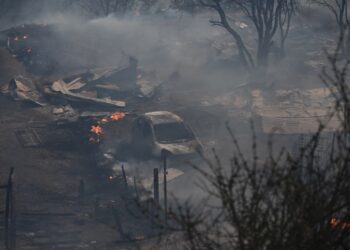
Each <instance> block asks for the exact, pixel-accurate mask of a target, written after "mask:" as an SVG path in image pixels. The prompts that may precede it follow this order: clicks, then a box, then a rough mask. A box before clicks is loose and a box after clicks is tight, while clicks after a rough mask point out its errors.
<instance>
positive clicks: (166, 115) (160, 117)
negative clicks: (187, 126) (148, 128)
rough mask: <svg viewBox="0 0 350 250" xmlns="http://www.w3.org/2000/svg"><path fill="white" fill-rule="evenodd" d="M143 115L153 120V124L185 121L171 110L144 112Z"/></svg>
mask: <svg viewBox="0 0 350 250" xmlns="http://www.w3.org/2000/svg"><path fill="white" fill-rule="evenodd" d="M143 116H144V117H146V118H147V119H149V120H151V122H152V123H153V124H165V123H174V122H183V120H182V119H181V118H180V117H179V116H178V115H176V114H174V113H171V112H169V111H155V112H148V113H145V114H143Z"/></svg>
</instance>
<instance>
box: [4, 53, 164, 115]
mask: <svg viewBox="0 0 350 250" xmlns="http://www.w3.org/2000/svg"><path fill="white" fill-rule="evenodd" d="M159 86H160V84H159V82H158V81H157V79H156V76H155V73H153V72H151V73H148V72H144V71H142V70H140V69H139V68H138V63H137V60H136V59H135V58H133V57H130V58H129V61H128V63H127V64H125V65H123V66H121V67H118V68H107V69H106V68H104V69H93V70H89V71H87V72H84V73H81V74H77V75H72V76H69V77H66V78H63V79H57V80H55V81H53V82H51V83H46V84H41V83H38V82H36V81H35V80H33V79H31V78H29V77H25V76H22V75H18V76H16V77H15V78H13V79H12V80H11V81H10V82H9V83H8V84H6V85H4V86H2V87H1V89H0V92H1V93H3V94H6V95H9V96H10V97H12V98H13V99H14V100H17V101H26V102H31V103H34V104H35V105H39V106H41V107H48V108H50V109H51V112H52V114H53V115H55V116H57V117H59V118H65V119H70V120H71V119H76V118H77V116H80V115H81V114H82V113H84V114H86V112H83V111H86V109H87V110H90V111H96V110H97V111H99V112H104V111H115V110H120V109H123V110H125V109H126V107H127V103H128V101H131V102H132V101H133V102H134V101H135V100H137V101H140V100H142V99H149V98H152V97H154V96H155V95H156V93H157V89H158V87H159ZM73 107H74V108H73ZM80 111H82V112H80ZM95 113H96V112H95ZM95 115H96V114H95ZM97 115H98V114H97Z"/></svg>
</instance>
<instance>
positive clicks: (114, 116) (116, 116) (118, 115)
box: [110, 112, 125, 121]
mask: <svg viewBox="0 0 350 250" xmlns="http://www.w3.org/2000/svg"><path fill="white" fill-rule="evenodd" d="M124 117H125V114H124V113H122V112H116V113H113V114H112V115H111V116H110V118H111V119H112V120H113V121H118V120H120V119H123V118H124Z"/></svg>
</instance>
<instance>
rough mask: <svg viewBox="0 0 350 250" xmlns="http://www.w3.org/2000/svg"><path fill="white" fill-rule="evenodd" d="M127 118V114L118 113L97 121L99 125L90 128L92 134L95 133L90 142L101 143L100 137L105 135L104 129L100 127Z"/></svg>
mask: <svg viewBox="0 0 350 250" xmlns="http://www.w3.org/2000/svg"><path fill="white" fill-rule="evenodd" d="M125 116H126V115H125V113H122V112H116V113H113V114H111V115H110V116H109V117H104V118H102V119H100V120H99V121H97V124H98V125H93V126H91V128H90V132H92V133H94V135H93V136H91V137H90V138H89V142H90V143H100V136H101V135H102V134H103V128H102V127H101V126H100V125H103V124H106V123H108V122H112V121H118V120H120V119H123V118H124V117H125Z"/></svg>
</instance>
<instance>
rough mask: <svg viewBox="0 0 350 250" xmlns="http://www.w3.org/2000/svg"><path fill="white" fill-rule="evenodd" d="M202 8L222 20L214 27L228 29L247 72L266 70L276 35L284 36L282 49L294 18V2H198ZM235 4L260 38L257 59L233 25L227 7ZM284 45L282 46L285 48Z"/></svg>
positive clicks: (213, 0)
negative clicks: (259, 68) (257, 68)
mask: <svg viewBox="0 0 350 250" xmlns="http://www.w3.org/2000/svg"><path fill="white" fill-rule="evenodd" d="M199 1H200V3H201V5H202V6H205V7H208V8H211V9H213V10H215V11H216V12H217V13H218V14H219V17H220V18H219V20H213V21H211V23H212V24H213V25H218V26H220V27H223V28H225V29H226V30H227V31H228V32H229V33H230V34H231V36H232V37H233V39H234V40H235V42H236V45H237V48H238V52H239V57H240V59H241V61H242V62H243V64H244V66H245V67H246V68H247V69H254V68H255V67H256V66H257V67H263V68H264V67H266V66H267V65H268V62H269V54H270V52H271V47H272V45H273V40H274V37H275V35H276V33H277V32H278V31H279V32H280V34H281V41H280V45H281V49H283V53H281V55H284V45H285V40H286V38H287V36H288V33H289V30H290V23H291V20H292V17H293V15H294V13H295V12H294V10H295V3H296V1H295V0H228V1H222V0H199ZM229 4H231V5H233V6H236V7H238V8H239V9H240V10H241V11H243V12H244V13H245V14H246V16H247V17H248V18H249V19H250V20H251V21H252V23H253V25H254V27H255V30H256V32H257V36H258V39H257V40H258V42H257V49H256V59H255V60H254V58H253V56H252V51H249V50H248V48H247V46H246V45H245V42H244V41H243V39H242V37H241V35H240V34H239V32H238V31H237V29H236V28H235V26H234V25H233V24H232V23H231V22H230V19H229V18H228V16H227V14H228V13H227V12H228V11H229V10H230V8H225V6H226V5H229ZM282 46H283V47H282Z"/></svg>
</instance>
